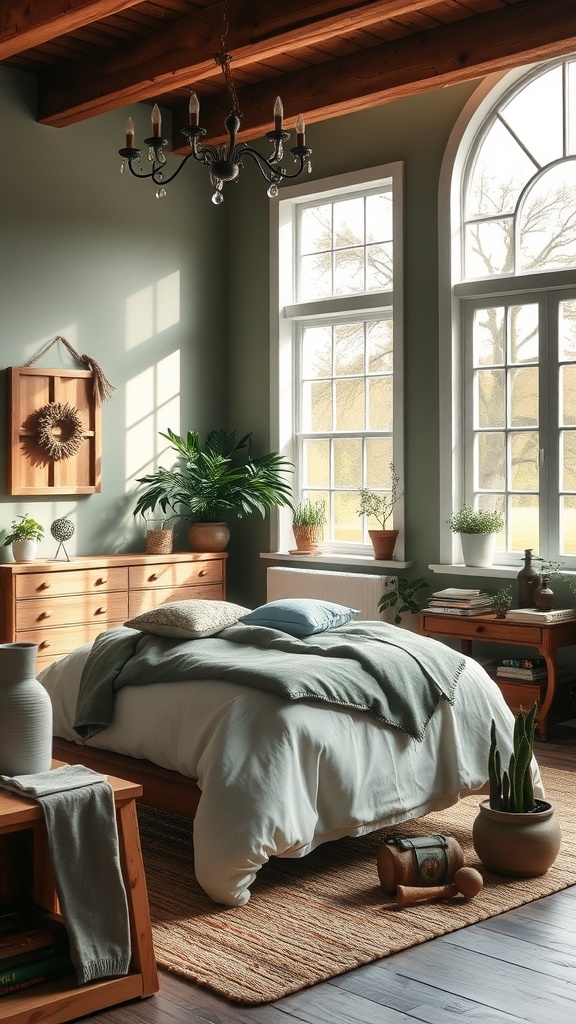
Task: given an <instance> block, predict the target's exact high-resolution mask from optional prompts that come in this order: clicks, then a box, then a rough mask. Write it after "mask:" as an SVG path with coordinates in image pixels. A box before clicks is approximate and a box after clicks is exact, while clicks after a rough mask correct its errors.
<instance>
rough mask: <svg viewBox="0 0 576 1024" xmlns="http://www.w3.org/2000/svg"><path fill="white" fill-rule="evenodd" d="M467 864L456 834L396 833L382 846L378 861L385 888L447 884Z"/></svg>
mask: <svg viewBox="0 0 576 1024" xmlns="http://www.w3.org/2000/svg"><path fill="white" fill-rule="evenodd" d="M463 864H464V854H463V853H462V847H461V846H460V843H459V842H458V841H457V840H456V839H454V836H446V835H438V836H412V837H407V836H394V837H393V838H391V839H388V840H387V841H386V843H384V845H383V846H381V847H380V849H379V850H378V853H377V854H376V865H377V868H378V877H379V879H380V885H381V886H382V888H383V890H384V892H388V893H393V892H396V886H397V885H418V886H430V885H446V884H447V883H448V882H451V881H452V879H453V877H454V875H455V873H456V871H458V868H461V867H462V865H463Z"/></svg>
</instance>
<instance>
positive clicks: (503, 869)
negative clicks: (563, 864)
mask: <svg viewBox="0 0 576 1024" xmlns="http://www.w3.org/2000/svg"><path fill="white" fill-rule="evenodd" d="M536 805H537V807H538V808H539V809H538V810H536V811H530V812H528V813H526V814H522V813H520V814H512V813H510V812H509V811H496V810H493V809H492V808H491V807H490V801H489V800H482V801H481V803H480V805H479V809H478V810H479V813H478V816H477V817H476V818H475V819H474V824H473V826H472V840H473V843H474V849H475V850H476V853H477V854H478V857H479V858H480V860H481V861H482V863H483V864H484V866H485V867H487V868H488V869H489V870H490V871H494V872H495V873H496V874H497V875H509V876H511V877H512V878H536V876H537V875H543V874H545V872H546V871H548V868H549V867H551V866H552V864H553V863H554V861H555V860H556V857H557V856H558V851H559V849H560V842H561V835H560V826H559V824H558V819H557V817H556V812H555V810H554V807H553V806H552V804H551V803H549V802H548V801H546V800H537V801H536Z"/></svg>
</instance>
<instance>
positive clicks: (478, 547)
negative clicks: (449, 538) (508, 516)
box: [448, 504, 504, 566]
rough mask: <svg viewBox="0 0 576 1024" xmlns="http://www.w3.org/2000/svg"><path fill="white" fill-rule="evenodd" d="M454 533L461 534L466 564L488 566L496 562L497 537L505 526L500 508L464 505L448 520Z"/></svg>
mask: <svg viewBox="0 0 576 1024" xmlns="http://www.w3.org/2000/svg"><path fill="white" fill-rule="evenodd" d="M448 525H449V526H450V529H451V530H452V533H459V534H460V541H461V544H462V557H463V559H464V565H471V566H488V565H492V563H493V562H494V552H495V550H496V538H497V536H498V534H499V533H500V530H501V529H502V528H503V526H504V516H503V515H502V513H501V512H500V511H499V510H498V509H493V510H492V511H491V510H490V509H487V508H472V506H471V505H466V504H464V505H462V508H461V509H460V510H459V511H458V512H453V513H452V515H451V516H450V519H449V520H448Z"/></svg>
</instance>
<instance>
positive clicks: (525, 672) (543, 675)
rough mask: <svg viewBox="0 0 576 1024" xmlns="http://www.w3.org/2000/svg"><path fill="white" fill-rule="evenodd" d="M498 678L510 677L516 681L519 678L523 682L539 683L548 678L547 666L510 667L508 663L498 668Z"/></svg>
mask: <svg viewBox="0 0 576 1024" xmlns="http://www.w3.org/2000/svg"><path fill="white" fill-rule="evenodd" d="M496 676H497V678H498V679H509V680H510V682H512V683H513V682H514V680H515V679H518V680H519V681H521V682H528V683H539V682H542V680H544V679H547V678H548V670H547V669H546V668H509V667H508V666H506V665H499V666H498V668H497V669H496Z"/></svg>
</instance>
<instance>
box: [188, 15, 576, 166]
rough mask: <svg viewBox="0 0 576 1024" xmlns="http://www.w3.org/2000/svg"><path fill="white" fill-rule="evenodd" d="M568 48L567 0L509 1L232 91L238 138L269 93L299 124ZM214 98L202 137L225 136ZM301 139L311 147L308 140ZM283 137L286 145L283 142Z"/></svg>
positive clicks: (247, 135)
mask: <svg viewBox="0 0 576 1024" xmlns="http://www.w3.org/2000/svg"><path fill="white" fill-rule="evenodd" d="M574 49H576V15H575V12H574V0H555V2H554V4H552V5H551V4H550V3H549V0H522V2H520V3H517V4H515V5H514V6H510V7H503V8H499V9H497V10H495V11H491V12H489V13H484V14H482V15H476V16H475V17H472V18H468V19H466V20H465V21H458V22H453V23H452V24H450V25H445V26H442V28H438V29H432V30H430V31H426V32H420V33H418V34H416V35H411V36H406V37H404V38H402V39H398V40H396V41H395V42H392V43H385V44H383V45H381V46H380V45H379V46H375V47H373V48H372V49H370V50H363V51H362V52H361V53H354V54H350V55H348V56H346V57H341V58H338V59H335V60H331V61H328V62H326V63H324V64H321V65H317V66H316V67H311V68H307V69H305V70H302V71H298V72H294V73H292V74H289V75H284V76H283V77H282V78H280V79H272V80H268V81H266V82H263V83H260V84H258V85H254V86H251V87H246V88H244V89H239V90H238V99H239V106H240V110H241V111H242V115H243V116H242V135H241V137H242V139H243V140H244V141H248V140H250V139H256V138H258V137H260V136H261V135H262V134H263V133H265V132H266V131H269V130H270V128H271V120H272V109H273V103H274V98H275V97H276V95H277V93H278V92H279V91H280V90H281V91H282V94H283V96H284V98H285V104H284V105H285V124H286V126H287V129H288V130H290V128H293V126H294V121H295V118H296V115H297V114H298V113H302V114H303V115H304V116H305V120H306V122H307V124H312V123H314V122H316V121H321V120H325V119H326V118H329V117H335V116H337V115H340V114H343V113H351V112H353V111H355V110H363V109H367V108H369V107H374V106H377V105H378V104H381V103H387V102H390V101H391V100H395V99H400V98H402V97H405V96H409V95H413V94H415V93H421V92H426V91H428V90H430V89H437V88H441V87H443V86H447V85H453V84H455V83H459V82H465V81H470V80H473V79H475V78H481V77H484V76H485V75H487V74H490V73H491V72H494V71H509V70H511V69H512V68H515V67H518V66H520V65H522V64H527V63H531V62H533V61H534V62H535V61H541V60H547V59H550V58H553V57H559V56H563V55H565V54H567V53H570V52H572V51H574ZM222 122H223V117H222V104H221V101H220V100H218V99H215V98H206V100H203V101H202V106H201V116H200V123H201V124H202V126H203V127H204V128H206V130H207V136H206V138H207V140H208V141H210V142H211V143H213V144H218V143H220V142H224V141H225V140H226V133H225V131H224V129H223V123H222ZM186 125H187V110H186V109H185V108H184V105H183V106H182V107H179V108H177V109H176V110H175V111H174V119H173V128H174V133H173V140H174V144H173V151H174V152H175V153H180V154H182V155H183V154H184V153H186V152H187V148H186V145H187V144H184V145H182V135H181V129H182V128H184V127H186ZM307 142H308V143H309V144H310V145H312V146H313V144H314V143H313V139H312V138H311V137H310V136H308V137H307ZM289 145H290V144H288V146H289Z"/></svg>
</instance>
